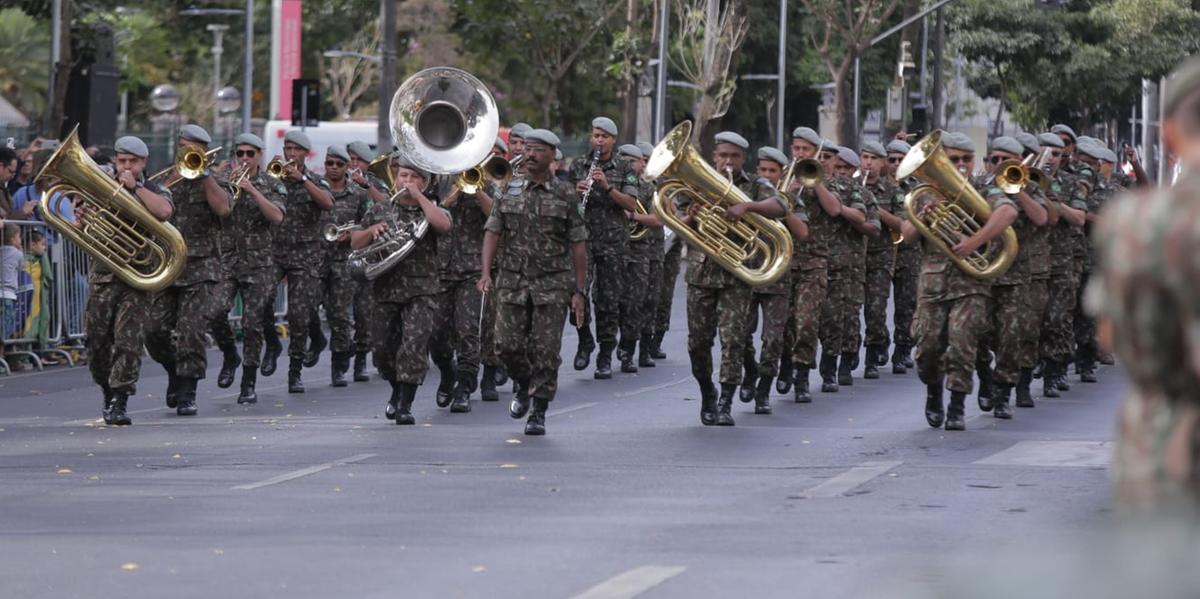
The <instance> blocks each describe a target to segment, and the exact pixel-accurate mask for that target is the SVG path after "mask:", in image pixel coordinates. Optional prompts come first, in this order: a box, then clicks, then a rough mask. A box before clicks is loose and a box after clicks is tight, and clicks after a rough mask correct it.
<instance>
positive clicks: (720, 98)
mask: <svg viewBox="0 0 1200 599" xmlns="http://www.w3.org/2000/svg"><path fill="white" fill-rule="evenodd" d="M746 13H747V9H746V5H745V4H744V3H743V2H742V1H741V0H727V1H726V2H725V5H724V6H721V2H720V0H676V1H675V11H674V14H675V16H676V23H675V26H674V27H673V28H672V29H673V30H674V31H675V32H677V33H676V35H675V39H674V40H672V42H671V47H672V51H671V63H672V65H673V66H674V67H675V68H676V69H677V70H678V71H679V72H680V74H681V75H682V76H683V78H684V79H686V80H688V81H690V82H691V83H692V85H694V86H695V90H696V98H695V101H694V102H693V104H692V119H693V120H694V121H695V127H694V128H693V129H692V142H693V143H698V142H699V141H700V140H701V139H704V138H705V129H706V127H707V125H708V124H709V123H710V122H711V121H713V120H715V119H719V118H721V117H723V116H725V112H726V111H728V110H729V103H730V102H731V101H732V99H733V93H734V91H736V90H737V75H736V74H731V70H730V65H731V64H732V62H733V60H734V57H735V55H736V54H737V52H738V50H739V49H740V48H741V47H742V43H743V42H745V41H746V32H747V31H748V30H749V28H750V20H749V19H748V18H747V15H746Z"/></svg>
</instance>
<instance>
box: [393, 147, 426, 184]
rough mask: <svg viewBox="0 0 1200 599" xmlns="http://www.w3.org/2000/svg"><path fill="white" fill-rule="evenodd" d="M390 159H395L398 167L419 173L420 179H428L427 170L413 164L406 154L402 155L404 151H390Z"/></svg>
mask: <svg viewBox="0 0 1200 599" xmlns="http://www.w3.org/2000/svg"><path fill="white" fill-rule="evenodd" d="M392 160H395V161H396V163H397V164H398V165H399V166H400V168H406V169H408V170H410V171H413V172H414V173H417V174H418V175H420V176H421V178H422V179H425V180H426V181H428V180H429V172H428V171H426V170H425V169H423V168H421V167H419V166H417V165H416V164H414V163H413V161H412V160H411V159H409V157H408V156H405V155H404V153H402V152H399V151H397V152H392Z"/></svg>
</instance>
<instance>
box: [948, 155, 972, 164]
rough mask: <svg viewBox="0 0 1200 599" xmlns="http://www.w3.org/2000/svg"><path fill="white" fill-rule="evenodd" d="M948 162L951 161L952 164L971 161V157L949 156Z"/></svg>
mask: <svg viewBox="0 0 1200 599" xmlns="http://www.w3.org/2000/svg"><path fill="white" fill-rule="evenodd" d="M950 162H953V163H954V164H966V163H968V162H971V157H970V156H950Z"/></svg>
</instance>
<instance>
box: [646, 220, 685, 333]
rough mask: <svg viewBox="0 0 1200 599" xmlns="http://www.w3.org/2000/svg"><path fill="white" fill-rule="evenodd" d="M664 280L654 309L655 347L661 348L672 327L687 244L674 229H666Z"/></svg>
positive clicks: (663, 263)
mask: <svg viewBox="0 0 1200 599" xmlns="http://www.w3.org/2000/svg"><path fill="white" fill-rule="evenodd" d="M663 240H664V244H665V248H664V249H663V260H662V282H661V283H660V284H659V285H658V305H657V307H656V308H655V311H654V346H655V347H654V349H660V346H661V344H662V338H663V337H664V336H665V335H666V334H667V331H669V330H670V329H671V306H672V304H674V303H675V281H676V280H677V279H678V278H679V270H680V267H681V266H682V265H683V254H684V252H686V251H687V244H685V243H684V242H683V239H681V238H680V237H679V235H676V234H675V232H674V231H669V230H664V231H663Z"/></svg>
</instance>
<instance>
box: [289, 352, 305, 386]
mask: <svg viewBox="0 0 1200 599" xmlns="http://www.w3.org/2000/svg"><path fill="white" fill-rule="evenodd" d="M301 363H302V362H301V360H300V358H291V359H289V360H288V393H304V381H302V380H300V368H301Z"/></svg>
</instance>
